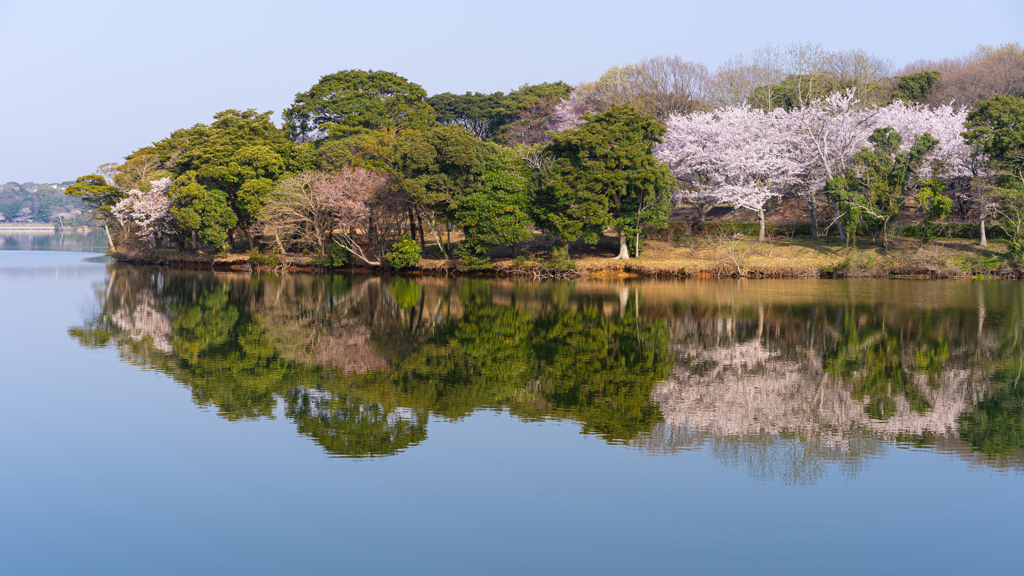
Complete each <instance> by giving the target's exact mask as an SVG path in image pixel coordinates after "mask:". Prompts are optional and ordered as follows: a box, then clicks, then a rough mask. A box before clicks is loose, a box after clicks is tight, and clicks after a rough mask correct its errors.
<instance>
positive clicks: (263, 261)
mask: <svg viewBox="0 0 1024 576" xmlns="http://www.w3.org/2000/svg"><path fill="white" fill-rule="evenodd" d="M249 263H250V264H253V265H255V266H269V267H276V266H280V265H281V259H280V258H278V257H277V256H275V255H273V254H264V253H262V252H260V250H259V248H253V249H252V250H250V251H249Z"/></svg>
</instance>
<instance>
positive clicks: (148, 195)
mask: <svg viewBox="0 0 1024 576" xmlns="http://www.w3.org/2000/svg"><path fill="white" fill-rule="evenodd" d="M172 183H173V180H171V179H170V178H160V179H159V180H153V181H152V182H149V183H148V184H149V186H148V187H147V188H148V190H147V191H145V192H143V191H141V190H138V189H133V190H129V191H128V194H127V195H126V196H125V198H124V199H122V200H121V201H120V202H118V203H117V204H115V205H114V206H113V208H111V213H112V214H113V215H114V217H115V218H117V220H118V221H119V222H120V223H121V226H123V227H126V228H127V227H128V226H129V225H132V226H135V227H136V230H134V233H135V234H136V235H137V236H138V237H140V238H146V239H149V240H154V239H155V238H156V236H157V235H158V234H173V233H174V222H173V219H172V217H171V212H170V208H171V198H170V196H169V195H168V192H169V191H170V189H171V184H172Z"/></svg>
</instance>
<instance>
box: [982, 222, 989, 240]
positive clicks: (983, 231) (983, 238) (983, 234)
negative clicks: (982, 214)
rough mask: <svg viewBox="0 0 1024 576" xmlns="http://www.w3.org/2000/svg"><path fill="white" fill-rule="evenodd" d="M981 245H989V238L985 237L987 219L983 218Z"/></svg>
mask: <svg viewBox="0 0 1024 576" xmlns="http://www.w3.org/2000/svg"><path fill="white" fill-rule="evenodd" d="M981 245H982V246H988V238H986V237H985V219H984V218H982V219H981Z"/></svg>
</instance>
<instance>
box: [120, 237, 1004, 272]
mask: <svg viewBox="0 0 1024 576" xmlns="http://www.w3.org/2000/svg"><path fill="white" fill-rule="evenodd" d="M644 247H645V250H644V252H643V254H642V255H641V256H640V257H639V258H632V259H629V260H616V259H614V258H613V256H614V255H615V254H616V253H617V243H616V241H615V240H614V239H612V238H605V239H603V240H602V241H601V242H600V243H598V244H597V245H595V246H589V245H582V244H578V245H573V246H571V247H570V253H569V255H570V258H571V259H572V264H573V265H574V267H575V271H573V272H570V273H569V274H568V275H570V276H575V275H582V276H611V277H619V276H662V277H692V278H708V277H718V278H721V277H746V278H885V277H893V276H919V277H930V278H972V277H977V276H984V277H1000V278H1018V277H1021V276H1022V274H1021V270H1020V269H1018V268H1017V267H1016V266H1012V265H1011V264H1010V263H1009V262H1008V261H1006V260H1005V259H1004V254H1005V246H1004V245H1003V243H1002V242H1001V241H998V240H997V241H991V242H990V245H989V246H987V247H981V246H978V244H977V242H975V241H968V240H943V241H934V242H932V243H930V244H922V243H921V242H919V241H917V240H912V239H900V240H897V241H894V242H892V243H890V245H889V246H888V247H885V246H883V245H882V244H881V243H879V242H870V241H866V240H863V239H859V240H858V243H857V246H855V247H847V246H845V245H843V244H841V243H840V242H839V241H838V240H833V239H820V240H810V239H806V238H793V239H788V238H787V239H782V240H779V239H774V240H771V241H766V242H757V241H756V240H754V239H751V238H748V237H736V238H714V239H712V238H703V237H684V238H682V239H680V240H677V241H674V242H668V241H658V240H650V241H647V242H645V244H644ZM112 256H113V257H114V258H115V259H116V260H117V261H120V262H126V263H137V264H159V265H168V266H176V267H185V268H203V269H211V268H212V269H219V270H264V271H268V270H269V271H309V272H317V271H326V270H329V268H324V267H322V266H319V265H318V263H317V260H316V259H315V258H314V257H312V256H308V255H282V254H274V255H250V254H248V253H232V254H223V253H222V254H214V253H204V252H198V253H190V252H177V251H174V250H142V251H140V250H136V251H116V252H115V253H114V254H112ZM344 269H348V270H365V271H373V269H372V268H369V267H365V266H364V267H360V266H354V267H349V268H343V270H344ZM408 271H409V272H413V273H427V274H430V273H439V274H453V273H456V274H457V273H473V274H499V275H525V276H531V275H532V276H549V275H558V274H557V273H555V274H552V273H551V271H552V264H551V261H550V255H549V254H548V250H547V248H546V245H545V242H544V239H543V238H538V239H537V240H536V241H535V242H533V243H530V244H529V245H527V246H525V247H521V248H520V250H519V251H518V252H517V254H516V255H515V257H513V254H511V252H509V253H507V254H496V255H495V257H494V258H493V262H492V267H491V268H490V269H487V270H478V271H463V270H460V269H459V268H458V266H457V264H456V263H455V262H452V261H450V260H445V259H443V258H441V257H439V251H438V250H437V248H436V246H427V249H426V250H425V252H424V257H423V259H422V260H421V261H420V263H419V264H418V265H417V266H415V267H413V268H412V269H409V270H408Z"/></svg>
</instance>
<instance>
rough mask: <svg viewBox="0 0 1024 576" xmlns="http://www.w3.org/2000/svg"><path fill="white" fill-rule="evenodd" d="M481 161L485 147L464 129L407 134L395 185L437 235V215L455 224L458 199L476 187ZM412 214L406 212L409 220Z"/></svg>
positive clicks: (483, 159) (448, 127)
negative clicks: (408, 136)
mask: <svg viewBox="0 0 1024 576" xmlns="http://www.w3.org/2000/svg"><path fill="white" fill-rule="evenodd" d="M485 162H486V147H485V146H484V144H483V143H481V142H480V141H479V140H477V139H476V138H475V137H473V135H472V134H471V133H470V132H469V131H468V130H466V129H465V128H462V127H461V126H454V125H452V126H440V127H437V128H431V129H430V130H427V131H425V132H422V133H419V134H414V135H412V136H410V138H409V140H408V142H407V143H406V145H405V146H404V147H403V149H402V150H401V152H400V157H399V161H398V163H399V172H400V174H401V177H402V180H401V182H400V183H399V184H398V187H399V189H400V190H401V191H402V192H403V193H405V194H407V195H408V196H409V197H410V198H411V199H412V201H413V202H415V207H416V211H417V213H418V215H419V216H420V217H421V219H425V220H426V224H427V225H428V226H429V227H430V228H431V230H432V233H433V234H434V235H435V237H437V230H436V226H435V224H436V220H437V218H438V217H439V218H440V219H441V220H443V221H444V222H445V223H446V224H453V223H455V221H456V213H457V211H458V209H459V203H460V201H461V200H462V198H464V197H465V196H467V195H469V194H472V193H473V192H475V191H477V190H479V189H480V186H481V184H482V180H481V177H482V176H483V173H484V170H485V168H486V163H485ZM411 209H412V207H411V206H410V210H411ZM413 217H414V215H413V214H412V212H410V214H409V219H410V222H411V221H412V220H413ZM410 228H413V227H412V226H410ZM420 242H421V244H422V243H423V242H424V237H423V230H422V228H421V229H420Z"/></svg>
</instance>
